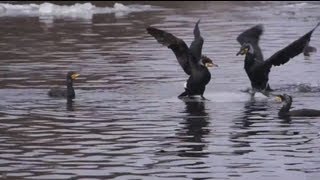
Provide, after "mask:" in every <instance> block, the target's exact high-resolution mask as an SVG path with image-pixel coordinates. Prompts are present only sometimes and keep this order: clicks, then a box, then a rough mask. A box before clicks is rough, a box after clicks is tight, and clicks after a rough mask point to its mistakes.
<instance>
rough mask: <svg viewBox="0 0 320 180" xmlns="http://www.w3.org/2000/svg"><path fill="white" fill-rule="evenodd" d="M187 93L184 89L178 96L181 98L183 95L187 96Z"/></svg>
mask: <svg viewBox="0 0 320 180" xmlns="http://www.w3.org/2000/svg"><path fill="white" fill-rule="evenodd" d="M187 95H188V92H187V91H184V92H183V93H181V94H180V95H179V96H178V98H179V99H182V98H183V97H185V96H187Z"/></svg>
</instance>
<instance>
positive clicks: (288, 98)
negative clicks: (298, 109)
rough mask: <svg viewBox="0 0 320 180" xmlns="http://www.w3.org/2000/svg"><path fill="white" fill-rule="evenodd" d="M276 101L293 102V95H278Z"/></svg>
mask: <svg viewBox="0 0 320 180" xmlns="http://www.w3.org/2000/svg"><path fill="white" fill-rule="evenodd" d="M276 101H277V102H291V101H292V97H291V96H289V95H287V94H282V95H276Z"/></svg>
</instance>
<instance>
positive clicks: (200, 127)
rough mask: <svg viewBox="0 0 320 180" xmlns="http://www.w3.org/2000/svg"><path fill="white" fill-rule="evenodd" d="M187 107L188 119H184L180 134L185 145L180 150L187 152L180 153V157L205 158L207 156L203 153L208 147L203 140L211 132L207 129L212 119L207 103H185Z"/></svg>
mask: <svg viewBox="0 0 320 180" xmlns="http://www.w3.org/2000/svg"><path fill="white" fill-rule="evenodd" d="M185 105H186V107H185V111H184V113H186V117H184V118H183V122H182V123H181V124H183V127H182V129H180V132H179V133H178V135H179V137H181V140H182V141H183V143H182V145H180V146H178V148H179V149H187V150H182V151H180V152H179V156H187V157H203V156H205V155H206V154H207V153H204V152H203V150H204V148H205V146H206V142H205V141H204V140H203V138H204V136H205V135H207V134H209V132H210V130H209V129H208V128H207V127H208V124H209V122H208V120H209V119H210V117H209V114H208V113H207V112H206V110H205V102H204V101H185Z"/></svg>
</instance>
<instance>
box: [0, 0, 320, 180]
mask: <svg viewBox="0 0 320 180" xmlns="http://www.w3.org/2000/svg"><path fill="white" fill-rule="evenodd" d="M122 3H123V4H120V3H118V4H115V2H96V3H87V4H83V3H80V4H75V2H70V3H65V4H63V3H60V4H58V5H53V4H48V3H47V4H45V3H42V4H41V3H40V4H30V3H27V4H26V5H24V6H17V5H14V3H7V4H4V3H3V4H1V5H0V12H1V13H0V19H1V22H2V26H1V31H0V37H1V38H0V44H1V48H0V54H1V61H0V77H1V78H0V97H1V101H0V102H1V104H0V132H1V137H0V177H1V178H3V179H22V178H23V179H55V180H56V179H246V180H247V179H263V180H264V179H294V180H300V179H318V178H319V177H320V173H319V172H320V158H319V157H320V150H319V144H320V139H319V132H320V124H319V120H320V119H319V118H291V119H279V118H278V116H277V112H278V110H279V108H280V106H281V105H280V104H278V103H276V102H275V101H274V99H273V98H265V97H263V96H262V95H258V96H257V97H255V98H254V99H251V98H250V96H249V95H248V94H246V93H243V92H242V90H245V89H247V88H248V87H250V84H249V80H248V78H247V76H246V74H245V72H244V69H243V57H240V56H235V54H236V53H237V51H238V50H239V44H238V43H237V42H236V40H235V39H236V37H237V35H238V34H239V33H241V32H242V31H243V30H245V29H247V28H248V27H251V26H253V25H256V24H258V23H262V24H264V28H265V32H264V34H263V36H262V38H261V41H260V45H261V48H262V51H263V53H264V57H266V58H267V57H269V56H271V55H272V54H273V53H274V52H276V51H277V50H279V49H281V48H283V47H285V46H286V45H288V44H289V43H290V42H292V41H293V40H295V39H297V38H298V37H300V36H301V35H303V34H304V33H306V32H307V31H309V30H311V29H312V28H313V27H314V26H315V25H316V24H317V23H318V22H319V21H320V16H319V12H318V11H319V8H320V3H318V2H185V3H181V2H172V3H171V2H139V3H138V2H122ZM199 18H201V23H200V30H201V33H202V36H203V37H204V38H205V43H204V47H203V51H204V54H206V55H207V56H209V57H211V58H212V59H214V62H215V63H217V64H218V65H219V67H218V68H213V69H211V74H212V79H211V82H210V83H209V84H208V86H207V89H206V92H205V97H206V98H207V99H209V101H205V102H201V101H200V102H184V101H181V100H179V99H178V98H177V96H178V95H179V94H180V93H181V92H182V91H183V84H184V82H185V80H186V79H187V76H186V75H185V74H184V72H183V70H182V69H181V67H180V66H179V65H178V63H177V61H176V59H175V56H174V54H173V53H172V52H171V51H170V49H168V48H166V47H163V46H161V45H160V44H158V43H157V42H156V40H155V39H154V38H153V37H151V36H150V35H149V34H147V33H146V30H145V28H146V27H147V26H149V25H152V26H155V27H158V28H161V29H164V30H167V31H169V32H171V33H173V34H175V35H176V36H178V37H180V38H182V39H184V40H185V41H186V43H187V44H190V43H191V41H192V39H193V34H192V31H193V27H194V24H195V22H196V21H197V20H198V19H199ZM319 38H320V30H319V29H317V30H316V31H315V32H314V34H313V37H312V40H311V45H312V46H314V47H317V48H318V49H320V42H319V41H318V39H319ZM319 59H320V55H319V53H316V54H313V55H312V56H311V57H309V58H306V57H304V56H303V55H299V56H297V57H295V58H294V59H293V60H291V61H290V62H289V63H287V64H285V65H283V66H281V67H274V68H273V69H272V71H271V73H270V85H271V87H272V88H274V89H276V92H277V93H284V92H285V93H288V94H290V95H292V96H293V100H294V102H293V106H294V108H296V109H298V108H305V107H306V108H315V109H320V104H319V103H318V99H319V93H320V90H319V85H318V84H319V79H318V77H319V75H320V71H319V68H320V61H319ZM69 70H74V71H78V72H79V73H80V74H81V76H80V77H79V79H78V80H76V82H75V84H74V86H75V89H76V99H75V100H74V102H73V103H67V102H66V100H64V99H52V98H50V97H48V96H47V92H48V90H49V88H52V87H55V86H58V85H63V84H64V78H65V75H66V73H67V72H68V71H69Z"/></svg>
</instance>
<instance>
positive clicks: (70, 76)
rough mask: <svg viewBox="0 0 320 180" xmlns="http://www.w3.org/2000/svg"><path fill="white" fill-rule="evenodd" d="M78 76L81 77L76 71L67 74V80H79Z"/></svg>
mask: <svg viewBox="0 0 320 180" xmlns="http://www.w3.org/2000/svg"><path fill="white" fill-rule="evenodd" d="M78 76H80V74H78V73H76V72H74V71H70V72H68V74H67V80H75V79H77V77H78Z"/></svg>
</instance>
